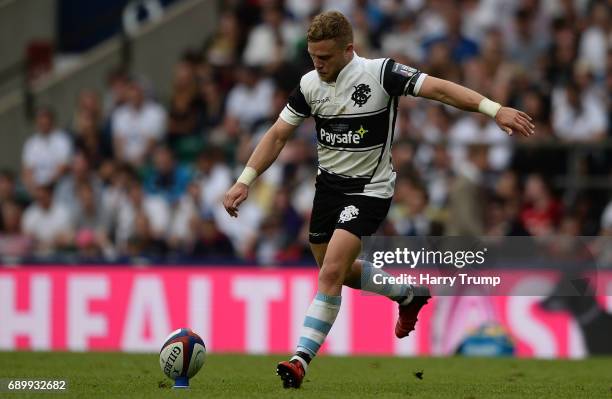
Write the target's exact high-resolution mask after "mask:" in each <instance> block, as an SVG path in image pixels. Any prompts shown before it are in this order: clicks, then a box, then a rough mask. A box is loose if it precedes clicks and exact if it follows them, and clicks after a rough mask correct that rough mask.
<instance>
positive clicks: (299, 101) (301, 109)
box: [287, 85, 310, 118]
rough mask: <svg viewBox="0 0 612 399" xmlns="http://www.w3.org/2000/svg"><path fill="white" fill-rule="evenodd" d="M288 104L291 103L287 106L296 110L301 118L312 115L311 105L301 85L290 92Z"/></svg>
mask: <svg viewBox="0 0 612 399" xmlns="http://www.w3.org/2000/svg"><path fill="white" fill-rule="evenodd" d="M287 105H289V107H287V108H288V109H289V110H291V111H295V112H294V114H296V115H298V116H299V117H301V118H308V117H309V116H310V105H308V102H306V98H305V97H304V94H303V93H302V90H301V89H300V86H299V85H298V86H297V87H296V88H295V89H293V91H292V92H291V94H289V99H288V100H287Z"/></svg>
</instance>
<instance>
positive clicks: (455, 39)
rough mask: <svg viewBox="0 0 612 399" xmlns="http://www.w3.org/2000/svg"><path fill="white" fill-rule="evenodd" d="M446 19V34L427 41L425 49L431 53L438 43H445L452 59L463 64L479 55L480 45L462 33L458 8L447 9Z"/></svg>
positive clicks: (445, 9)
mask: <svg viewBox="0 0 612 399" xmlns="http://www.w3.org/2000/svg"><path fill="white" fill-rule="evenodd" d="M444 18H445V22H446V33H445V34H442V35H439V36H436V37H433V38H431V39H428V40H426V42H425V49H426V50H427V51H428V52H429V51H431V49H432V46H434V45H435V44H436V43H439V42H443V43H446V44H448V46H449V48H450V55H451V59H452V60H453V61H454V62H457V63H463V62H465V61H467V60H469V59H470V58H473V57H476V56H477V55H478V44H476V43H475V42H474V41H473V40H471V39H469V38H467V37H466V36H464V34H463V33H462V25H461V23H462V20H461V13H460V12H459V9H458V8H457V7H445V8H444Z"/></svg>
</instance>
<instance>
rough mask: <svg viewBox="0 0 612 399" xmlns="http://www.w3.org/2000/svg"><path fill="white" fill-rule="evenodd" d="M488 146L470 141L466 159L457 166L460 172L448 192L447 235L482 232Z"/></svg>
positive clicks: (474, 234) (470, 234)
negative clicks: (484, 175) (484, 176)
mask: <svg viewBox="0 0 612 399" xmlns="http://www.w3.org/2000/svg"><path fill="white" fill-rule="evenodd" d="M488 158H489V156H488V147H487V146H486V145H480V144H472V145H470V146H469V147H468V153H467V158H466V161H465V162H464V163H463V164H462V165H461V167H460V168H458V173H459V175H458V176H457V177H456V178H455V181H454V182H453V183H452V184H451V188H450V192H449V207H448V208H449V209H448V222H447V225H446V234H447V235H452V236H471V237H477V236H481V235H482V234H483V233H484V227H485V226H484V217H485V214H484V211H483V209H482V206H481V204H483V203H485V200H486V197H485V188H484V184H483V174H484V172H485V171H486V170H487V168H488V163H489V162H488Z"/></svg>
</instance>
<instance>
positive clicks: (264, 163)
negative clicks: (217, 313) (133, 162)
mask: <svg viewBox="0 0 612 399" xmlns="http://www.w3.org/2000/svg"><path fill="white" fill-rule="evenodd" d="M307 41H308V53H309V54H310V57H311V58H312V61H313V64H314V70H313V71H310V72H309V73H307V74H305V75H304V76H303V77H302V78H301V80H300V83H299V85H298V87H296V88H295V90H294V91H293V92H292V93H291V95H290V96H289V99H288V102H287V105H286V106H285V108H284V109H283V111H282V112H281V113H280V116H279V118H278V119H277V121H276V122H275V123H274V125H273V126H272V127H270V129H269V130H268V131H267V132H266V133H265V135H264V136H263V138H262V139H261V141H260V142H259V143H258V145H257V147H256V148H255V150H254V151H253V154H252V155H251V157H250V159H249V161H248V162H247V165H246V167H245V169H244V171H243V173H242V174H241V176H240V177H239V178H238V180H237V182H236V184H234V185H233V186H232V187H231V188H230V189H229V190H228V191H227V193H226V194H225V197H224V200H223V205H224V206H225V209H226V210H227V212H228V213H229V214H230V215H231V216H234V217H237V216H238V208H239V206H240V204H241V203H242V202H243V201H244V200H246V198H247V196H248V193H249V186H250V185H251V184H252V183H253V181H254V180H255V179H256V177H257V176H259V175H261V174H262V173H263V172H264V171H265V170H266V169H267V168H268V167H269V166H270V165H271V164H272V162H274V160H276V158H277V157H278V155H279V153H280V152H281V150H282V149H283V147H284V145H285V143H286V142H287V140H288V139H289V137H290V136H291V133H292V132H293V131H294V130H295V129H296V127H297V126H298V125H300V123H302V121H303V120H304V119H306V118H309V117H313V118H314V119H315V122H316V132H317V139H318V141H317V152H318V173H317V179H316V193H315V197H314V201H313V208H312V216H311V220H310V230H309V241H310V245H311V249H312V253H313V255H314V258H315V260H316V262H317V264H318V266H319V269H320V270H319V277H318V287H317V294H316V296H315V298H314V299H313V300H312V302H311V304H310V306H309V308H308V310H307V312H306V316H305V319H304V324H303V328H302V332H301V336H300V339H299V341H298V344H297V350H296V353H295V356H293V357H292V358H291V359H290V360H289V361H285V362H281V363H279V364H278V366H277V374H278V375H279V376H280V377H281V380H282V382H283V386H284V387H285V388H299V387H300V385H301V383H302V380H303V379H304V375H305V374H306V371H307V369H308V365H309V363H310V361H311V360H312V358H313V357H314V356H315V355H316V354H317V351H318V350H319V348H320V346H321V344H322V343H323V341H324V340H325V337H326V336H327V333H328V332H329V330H330V328H331V326H332V325H333V323H334V320H335V319H336V316H337V314H338V311H339V309H340V303H341V289H342V285H346V286H349V287H352V288H358V289H363V290H367V291H371V292H375V293H378V294H381V295H385V296H387V297H389V298H390V299H392V300H394V301H396V302H397V303H398V304H399V317H398V320H397V323H396V326H395V334H396V336H397V337H398V338H403V337H405V336H407V335H408V334H409V333H410V331H412V330H413V329H414V326H415V324H416V322H417V316H418V314H419V311H420V310H421V308H422V307H423V305H425V304H426V303H427V301H428V300H429V298H430V295H429V290H428V289H427V287H422V286H409V285H408V286H398V285H391V284H387V285H385V284H382V285H377V284H368V283H369V282H371V281H372V280H373V278H372V276H373V275H374V274H375V273H380V274H386V272H384V271H382V270H380V269H375V268H373V267H372V265H371V264H369V263H368V262H365V261H361V260H357V256H358V254H359V253H360V250H361V237H363V236H369V235H372V234H374V233H375V232H376V230H377V229H378V227H379V225H380V224H381V222H382V221H383V220H384V218H385V217H386V215H387V211H388V209H389V206H390V204H391V198H392V196H393V190H394V183H395V172H394V171H393V167H392V164H391V155H390V153H391V144H392V142H393V132H394V124H395V117H396V113H397V105H398V101H399V96H405V95H411V96H419V97H424V98H428V99H432V100H436V101H440V102H442V103H445V104H449V105H451V106H454V107H456V108H459V109H462V110H465V111H472V112H480V113H483V114H485V115H488V116H489V117H491V118H493V119H494V120H495V122H496V123H497V124H498V125H499V127H500V128H501V129H502V130H503V131H505V132H506V133H507V134H509V135H512V134H514V133H519V134H522V135H524V136H530V135H532V134H534V125H533V123H532V122H531V118H530V117H529V116H528V115H527V114H525V113H524V112H521V111H518V110H516V109H513V108H509V107H503V106H501V105H500V104H498V103H495V102H493V101H491V100H489V99H488V98H485V97H484V96H482V95H481V94H479V93H477V92H475V91H473V90H470V89H468V88H466V87H463V86H460V85H458V84H455V83H452V82H450V81H446V80H443V79H438V78H435V77H432V76H428V75H427V74H425V73H423V72H421V71H419V70H417V69H415V68H412V67H410V66H406V65H402V64H400V63H398V62H395V61H394V60H393V59H389V58H381V59H366V58H362V57H359V56H358V55H357V54H355V52H354V49H353V32H352V27H351V24H350V22H349V21H348V20H347V18H346V17H345V16H344V15H343V14H341V13H340V12H337V11H329V12H325V13H322V14H319V15H318V16H316V17H315V18H314V19H313V21H312V23H311V25H310V27H309V29H308V33H307ZM500 134H502V133H501V132H500ZM379 281H380V279H379Z"/></svg>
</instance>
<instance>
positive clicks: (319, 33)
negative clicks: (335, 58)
mask: <svg viewBox="0 0 612 399" xmlns="http://www.w3.org/2000/svg"><path fill="white" fill-rule="evenodd" d="M306 39H307V40H308V41H309V42H320V41H321V40H328V39H332V40H335V41H336V43H337V44H338V45H339V46H341V47H344V46H346V45H348V44H349V43H353V27H352V26H351V23H350V22H349V20H348V19H347V18H346V17H345V16H344V14H342V13H341V12H339V11H327V12H324V13H321V14H319V15H317V16H316V17H314V19H313V20H312V23H311V24H310V27H309V28H308V33H307V35H306Z"/></svg>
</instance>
